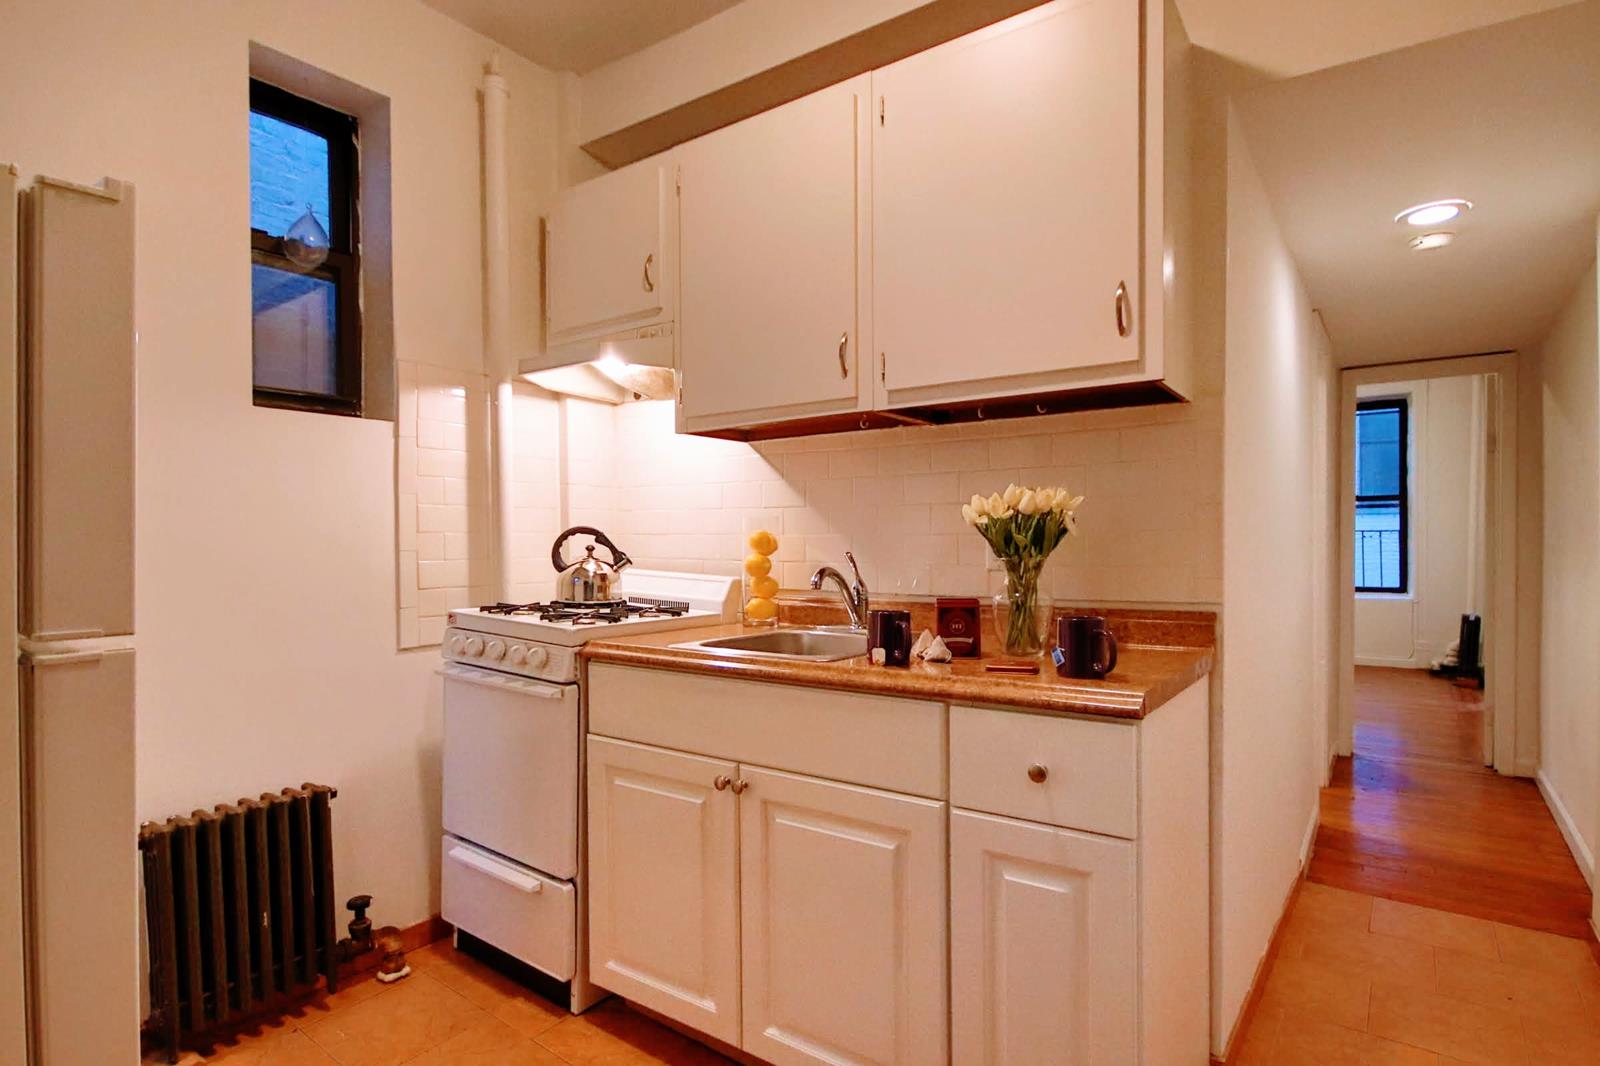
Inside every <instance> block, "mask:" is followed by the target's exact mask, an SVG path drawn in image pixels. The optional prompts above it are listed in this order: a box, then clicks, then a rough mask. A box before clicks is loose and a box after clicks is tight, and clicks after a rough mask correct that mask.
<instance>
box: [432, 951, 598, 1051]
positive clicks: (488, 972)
mask: <svg viewBox="0 0 1600 1066" xmlns="http://www.w3.org/2000/svg"><path fill="white" fill-rule="evenodd" d="M427 974H428V976H429V977H431V978H433V979H434V980H435V981H438V982H439V983H440V984H442V985H444V986H445V987H447V988H450V989H452V990H454V991H456V992H459V993H460V994H461V995H462V997H464V998H465V999H466V1000H467V1001H468V1002H469V1003H471V1004H473V1005H474V1006H477V1007H481V1008H483V1009H484V1010H486V1011H488V1012H489V1013H490V1014H492V1015H494V1016H495V1017H496V1018H498V1019H500V1021H502V1022H504V1023H505V1024H507V1025H509V1026H511V1028H513V1029H515V1030H516V1031H517V1032H518V1033H520V1034H521V1035H522V1036H525V1037H529V1038H532V1037H536V1036H538V1035H539V1034H540V1033H542V1032H544V1031H545V1030H546V1029H549V1028H550V1027H551V1026H553V1025H555V1024H556V1023H558V1022H560V1021H562V1020H563V1019H566V1018H570V1017H571V1016H572V1015H571V1012H570V1011H567V1010H564V1009H563V1008H561V1007H558V1006H556V1005H555V1004H554V1003H551V1002H550V1001H549V1000H547V999H545V998H544V997H543V996H540V995H538V994H536V993H534V992H531V991H529V990H528V989H526V988H524V987H523V986H521V985H519V984H518V983H517V982H515V981H513V980H512V979H511V978H509V977H506V976H505V975H504V974H501V973H499V972H497V971H495V970H493V969H490V968H489V967H488V966H485V965H484V964H483V963H481V962H479V961H478V960H476V959H474V958H472V957H471V956H468V955H464V954H461V953H459V952H455V951H453V950H452V951H451V952H450V954H442V953H441V954H440V955H439V956H437V959H436V964H435V965H431V966H430V967H429V969H428V970H427Z"/></svg>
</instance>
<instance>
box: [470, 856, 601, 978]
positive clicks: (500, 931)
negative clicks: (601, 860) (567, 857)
mask: <svg viewBox="0 0 1600 1066" xmlns="http://www.w3.org/2000/svg"><path fill="white" fill-rule="evenodd" d="M443 851H444V854H443V857H442V859H441V861H440V868H441V869H440V904H441V905H440V908H439V910H440V913H441V916H442V917H443V918H444V920H445V921H447V922H449V923H450V924H451V925H453V926H455V927H456V928H457V929H464V930H466V931H467V932H469V933H471V934H472V935H473V936H475V937H477V938H478V939H479V940H483V941H485V942H487V943H490V944H493V945H494V946H495V947H497V948H499V949H500V950H501V951H504V952H506V953H507V954H509V955H513V956H515V957H516V958H519V959H521V960H522V961H523V962H525V963H527V964H528V965H529V966H532V967H535V968H536V969H539V970H543V971H544V972H545V973H547V974H549V975H550V976H551V977H554V978H555V979H556V980H558V981H570V980H571V979H572V975H573V973H574V972H575V971H576V970H577V944H578V936H577V927H578V904H577V894H576V892H575V891H574V890H573V887H572V883H571V882H569V881H558V880H556V879H555V878H553V877H546V876H544V875H543V874H541V873H539V872H538V871H536V870H533V869H531V868H529V867H527V866H523V865H521V864H520V863H514V862H511V861H510V860H508V859H505V858H502V857H501V856H499V855H496V854H495V853H494V852H492V851H487V850H485V849H483V848H479V847H474V846H473V845H472V844H470V843H468V842H467V841H465V840H461V839H459V838H457V837H453V836H451V835H450V834H448V833H446V834H445V836H444V847H443Z"/></svg>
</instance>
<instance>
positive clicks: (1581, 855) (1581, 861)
mask: <svg viewBox="0 0 1600 1066" xmlns="http://www.w3.org/2000/svg"><path fill="white" fill-rule="evenodd" d="M1533 779H1534V780H1535V781H1537V782H1538V783H1539V794H1540V795H1541V796H1543V797H1544V802H1545V806H1547V807H1549V808H1550V813H1551V814H1552V815H1554V816H1555V820H1556V828H1558V829H1560V830H1561V836H1562V838H1563V839H1565V840H1566V842H1567V850H1569V851H1571V852H1572V857H1573V858H1574V859H1576V860H1577V862H1578V872H1579V873H1581V874H1583V879H1584V880H1585V881H1587V882H1588V883H1589V890H1590V891H1591V892H1592V891H1594V872H1595V871H1594V853H1593V852H1591V851H1590V850H1589V846H1588V845H1587V844H1585V843H1584V842H1583V836H1582V835H1581V834H1579V832H1578V826H1577V823H1576V822H1574V821H1573V820H1572V812H1571V811H1569V810H1567V805H1566V804H1565V803H1563V802H1561V795H1560V794H1559V793H1558V792H1556V789H1555V786H1554V785H1553V784H1551V783H1550V778H1549V777H1548V776H1546V775H1545V772H1544V771H1543V770H1542V769H1541V770H1540V771H1539V772H1538V773H1536V774H1534V775H1533Z"/></svg>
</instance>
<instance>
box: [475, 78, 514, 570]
mask: <svg viewBox="0 0 1600 1066" xmlns="http://www.w3.org/2000/svg"><path fill="white" fill-rule="evenodd" d="M510 99H511V92H510V90H509V89H508V88H507V86H506V80H505V78H504V77H503V76H502V75H501V73H500V56H499V54H498V53H496V54H494V55H493V56H491V57H490V58H489V62H488V63H487V64H486V65H485V67H484V74H483V278H484V325H483V342H484V344H483V346H484V368H485V371H486V372H487V375H488V380H489V414H490V430H489V463H490V471H491V478H492V492H493V501H492V507H491V513H492V514H493V515H494V518H493V521H492V522H491V523H490V530H491V533H490V544H489V559H490V567H491V575H492V576H491V580H492V582H493V585H494V589H495V592H494V594H495V597H496V598H497V599H501V600H504V599H507V598H508V597H509V596H510V587H509V586H510V570H509V567H508V566H507V564H506V551H507V547H508V545H509V544H510V543H511V530H510V521H511V477H512V460H511V447H512V441H513V439H514V433H515V424H514V422H513V418H512V404H513V402H514V397H513V394H512V387H511V380H512V378H513V377H514V376H515V374H516V359H515V358H514V357H513V355H512V350H511V224H510V208H509V205H508V184H509V181H510V175H509V173H508V167H507V162H506V147H507V145H506V108H507V107H508V106H509V103H510Z"/></svg>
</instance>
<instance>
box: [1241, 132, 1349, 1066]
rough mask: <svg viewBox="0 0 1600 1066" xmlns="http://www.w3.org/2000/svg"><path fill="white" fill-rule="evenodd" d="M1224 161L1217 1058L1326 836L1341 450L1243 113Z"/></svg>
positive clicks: (1319, 349) (1323, 373)
mask: <svg viewBox="0 0 1600 1066" xmlns="http://www.w3.org/2000/svg"><path fill="white" fill-rule="evenodd" d="M1230 111H1231V109H1230ZM1227 153H1228V155H1227V160H1228V161H1227V201H1226V210H1227V277H1226V285H1227V297H1226V300H1227V302H1226V307H1227V321H1226V346H1227V347H1226V350H1227V362H1226V379H1225V392H1224V397H1223V398H1224V409H1225V413H1224V427H1225V430H1224V445H1223V463H1224V469H1225V476H1224V489H1223V539H1222V562H1223V578H1222V583H1223V593H1222V596H1223V604H1224V618H1225V639H1226V648H1227V660H1226V665H1225V668H1224V670H1223V674H1222V715H1221V721H1220V726H1219V732H1220V737H1219V738H1218V740H1217V741H1214V743H1213V751H1214V758H1215V757H1218V756H1220V765H1219V766H1214V767H1213V773H1214V774H1218V775H1219V783H1218V789H1217V792H1218V796H1217V800H1216V803H1217V806H1216V809H1214V810H1213V817H1214V818H1215V819H1217V820H1218V821H1219V822H1220V825H1221V832H1220V839H1218V840H1217V841H1215V843H1214V848H1215V854H1214V856H1213V878H1214V881H1213V886H1212V891H1213V894H1214V896H1215V898H1216V900H1217V903H1216V906H1215V911H1216V914H1215V919H1214V922H1213V926H1212V943H1213V960H1214V974H1213V983H1214V992H1213V1011H1214V1013H1215V1023H1214V1025H1213V1040H1214V1042H1215V1046H1214V1047H1213V1049H1212V1050H1213V1052H1214V1053H1216V1052H1220V1051H1221V1049H1222V1046H1223V1043H1224V1042H1225V1041H1226V1039H1227V1036H1228V1034H1229V1033H1230V1032H1231V1031H1232V1029H1233V1026H1234V1024H1235V1022H1236V1020H1237V1018H1238V1015H1239V1011H1240V1008H1241V1007H1242V1006H1243V1004H1244V1001H1245V999H1246V997H1247V995H1248V993H1249V990H1250V986H1251V982H1252V980H1253V978H1254V976H1255V973H1256V968H1257V966H1258V965H1259V963H1260V961H1261V958H1262V956H1263V953H1264V952H1265V951H1266V948H1267V945H1268V942H1269V941H1270V939H1271V936H1272V932H1273V929H1274V927H1275V925H1276V922H1277V920H1278V917H1279V915H1281V914H1282V912H1283V905H1284V902H1285V898H1286V896H1287V895H1288V893H1289V890H1290V889H1291V887H1292V886H1293V884H1294V882H1295V879H1296V877H1297V876H1298V873H1299V870H1300V866H1301V863H1302V862H1303V861H1304V859H1305V856H1306V853H1307V848H1308V846H1309V843H1310V836H1311V833H1312V832H1313V830H1314V828H1315V822H1316V817H1317V800H1318V793H1317V790H1318V786H1319V785H1320V784H1321V781H1322V774H1323V769H1324V767H1323V766H1319V765H1318V760H1319V758H1320V757H1322V755H1321V753H1322V752H1323V751H1324V747H1323V745H1324V743H1325V737H1326V729H1325V727H1324V726H1323V725H1322V724H1321V723H1319V722H1317V721H1316V715H1317V713H1318V705H1319V698H1318V695H1317V693H1316V692H1315V691H1314V685H1315V684H1326V675H1325V674H1324V676H1322V677H1319V676H1318V675H1319V674H1323V673H1324V672H1323V671H1321V669H1320V665H1319V664H1320V658H1319V657H1320V656H1321V655H1322V654H1324V653H1325V651H1326V642H1325V640H1323V641H1319V635H1321V636H1322V637H1325V635H1326V633H1327V630H1326V628H1323V627H1324V626H1326V624H1327V622H1326V620H1324V621H1323V622H1321V623H1319V622H1318V621H1317V620H1316V619H1315V617H1314V614H1313V611H1314V609H1322V610H1329V609H1331V607H1332V602H1331V600H1329V599H1328V598H1326V597H1321V598H1319V597H1318V596H1317V595H1315V594H1314V593H1313V591H1312V590H1313V583H1314V582H1316V581H1318V580H1319V579H1325V577H1326V574H1327V570H1328V567H1327V559H1326V555H1325V554H1323V553H1324V552H1325V551H1326V550H1327V549H1326V547H1325V546H1324V547H1322V548H1320V549H1319V547H1318V541H1319V538H1320V539H1322V540H1324V541H1325V540H1326V538H1327V535H1328V526H1327V524H1326V523H1324V524H1323V526H1322V527H1321V528H1318V527H1317V525H1316V516H1317V515H1318V514H1319V513H1321V512H1320V511H1319V504H1318V501H1319V499H1320V500H1322V501H1323V503H1322V505H1321V506H1322V508H1324V509H1325V507H1326V494H1327V488H1326V486H1327V481H1326V479H1327V477H1328V476H1329V475H1328V466H1327V464H1328V462H1329V461H1330V456H1331V453H1330V452H1329V450H1328V449H1327V447H1326V443H1325V440H1326V435H1327V433H1328V431H1329V426H1328V423H1327V419H1326V417H1325V413H1326V411H1327V403H1328V402H1327V393H1326V389H1328V388H1329V384H1330V375H1331V373H1332V371H1331V362H1330V356H1329V351H1328V345H1327V342H1326V338H1325V337H1324V335H1323V334H1322V331H1321V329H1320V328H1319V327H1318V325H1317V322H1316V319H1315V317H1314V316H1313V313H1312V310H1311V305H1310V302H1309V300H1308V298H1307V296H1306V291H1305V287H1304V285H1303V284H1302V283H1301V280H1300V276H1299V273H1298V271H1297V269H1296V267H1295V264H1294V261H1293V259H1292V258H1291V257H1290V255H1289V251H1288V249H1287V247H1286V246H1285V245H1284V242H1283V236H1282V233H1281V232H1280V230H1279V227H1278V223H1277V220H1276V219H1275V218H1274V217H1273V214H1272V208H1271V205H1270V203H1269V202H1268V200H1267V194H1266V190H1265V188H1264V187H1263V186H1262V184H1261V179H1260V176H1259V174H1258V173H1257V172H1256V169H1255V165H1254V162H1253V161H1252V159H1251V156H1250V150H1249V145H1248V144H1247V143H1245V140H1244V137H1243V132H1242V130H1241V129H1240V126H1239V123H1238V120H1237V117H1236V116H1234V115H1232V114H1231V113H1230V116H1229V119H1228V126H1227ZM1319 434H1320V435H1321V438H1322V441H1323V443H1320V444H1319V440H1318V437H1319ZM1319 464H1321V466H1320V468H1319ZM1319 599H1320V602H1319ZM1319 643H1320V644H1321V647H1319ZM1321 713H1323V714H1326V710H1325V709H1324V710H1323V711H1322V712H1321Z"/></svg>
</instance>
